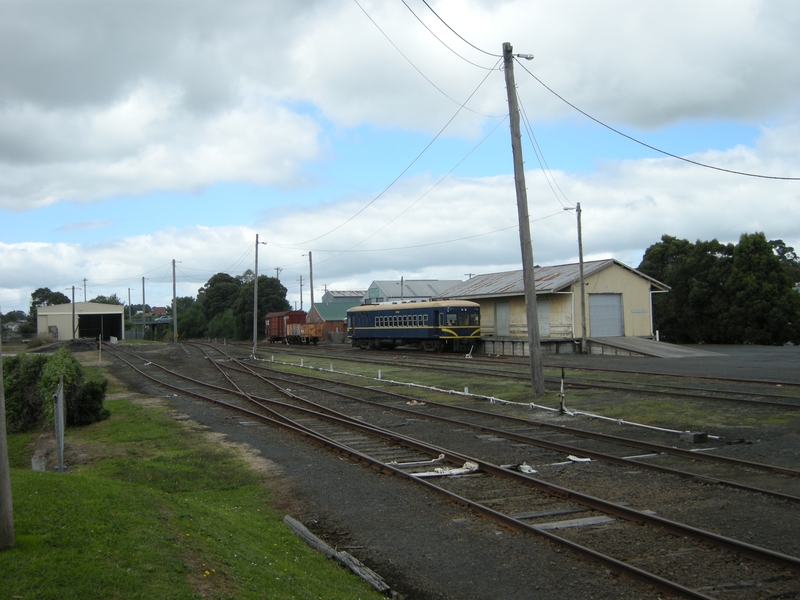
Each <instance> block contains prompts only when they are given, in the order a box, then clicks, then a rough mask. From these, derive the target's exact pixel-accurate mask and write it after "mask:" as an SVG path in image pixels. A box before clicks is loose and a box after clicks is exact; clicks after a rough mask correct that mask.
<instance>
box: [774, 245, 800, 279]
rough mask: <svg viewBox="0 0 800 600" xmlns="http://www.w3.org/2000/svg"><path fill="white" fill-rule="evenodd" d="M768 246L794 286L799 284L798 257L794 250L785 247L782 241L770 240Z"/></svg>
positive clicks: (799, 265) (799, 267)
mask: <svg viewBox="0 0 800 600" xmlns="http://www.w3.org/2000/svg"><path fill="white" fill-rule="evenodd" d="M769 245H770V246H772V250H773V251H774V252H775V254H776V255H777V256H778V259H779V260H780V261H781V265H783V268H784V270H785V271H786V273H787V275H789V277H791V279H792V281H793V282H794V283H795V284H797V283H800V257H798V256H797V252H795V251H794V248H792V247H791V246H787V245H786V244H785V243H784V241H783V240H770V241H769Z"/></svg>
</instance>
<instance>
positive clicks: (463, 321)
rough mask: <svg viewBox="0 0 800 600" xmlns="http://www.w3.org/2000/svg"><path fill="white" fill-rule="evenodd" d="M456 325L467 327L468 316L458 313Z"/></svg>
mask: <svg viewBox="0 0 800 600" xmlns="http://www.w3.org/2000/svg"><path fill="white" fill-rule="evenodd" d="M458 324H459V325H462V326H463V325H469V315H468V314H467V313H459V314H458Z"/></svg>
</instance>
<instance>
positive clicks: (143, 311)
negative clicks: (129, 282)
mask: <svg viewBox="0 0 800 600" xmlns="http://www.w3.org/2000/svg"><path fill="white" fill-rule="evenodd" d="M144 304H145V303H144V277H142V341H144V330H145V324H144V313H145V310H144Z"/></svg>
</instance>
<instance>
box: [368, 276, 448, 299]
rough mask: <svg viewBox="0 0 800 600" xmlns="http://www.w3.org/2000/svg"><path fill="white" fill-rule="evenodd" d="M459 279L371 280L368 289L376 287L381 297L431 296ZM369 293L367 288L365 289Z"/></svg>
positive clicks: (443, 290) (439, 292)
mask: <svg viewBox="0 0 800 600" xmlns="http://www.w3.org/2000/svg"><path fill="white" fill-rule="evenodd" d="M460 283H461V281H460V280H459V279H453V280H439V279H408V280H405V281H402V282H400V281H373V282H372V284H371V285H370V286H369V287H370V289H373V288H376V287H377V288H378V289H379V290H380V291H381V293H382V296H380V297H382V298H400V297H403V298H432V297H434V296H436V295H437V294H441V293H442V292H445V291H446V290H448V289H450V288H451V287H453V286H455V285H458V284H460ZM367 293H368V294H369V290H368V291H367Z"/></svg>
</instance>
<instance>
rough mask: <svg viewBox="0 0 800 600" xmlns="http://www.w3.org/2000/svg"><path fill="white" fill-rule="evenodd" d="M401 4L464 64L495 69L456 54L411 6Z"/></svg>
mask: <svg viewBox="0 0 800 600" xmlns="http://www.w3.org/2000/svg"><path fill="white" fill-rule="evenodd" d="M400 2H402V3H403V5H405V7H406V8H407V9H408V10H409V12H411V14H412V15H414V17H416V19H417V21H419V22H420V24H421V25H422V26H423V27H424V28H425V29H427V30H428V32H429V33H430V34H431V35H432V36H433V37H435V38H436V39H437V40H438V41H439V43H440V44H441V45H442V46H444V47H445V48H447V49H448V50H450V52H452V53H453V54H455V55H456V56H457V57H458V58H460V59H461V60H463V61H464V62H466V63H469V64H471V65H472V66H473V67H478V68H479V69H485V70H487V71H491V70H492V69H494V68H495V67H484V66H483V65H479V64H477V63H474V62H472V61H471V60H469V59H467V58H464V57H463V56H461V55H460V54H459V53H458V52H456V51H455V50H453V49H452V48H451V47H450V46H448V45H447V44H445V43H444V41H443V40H442V38H440V37H439V36H438V35H436V34H435V33H434V32H433V30H432V29H431V28H430V27H428V26H427V25H426V24H425V21H423V20H422V19H420V18H419V15H417V13H415V12H414V10H413V9H412V8H411V7H410V6H409V5H408V4H407V3H406V0H400Z"/></svg>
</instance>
